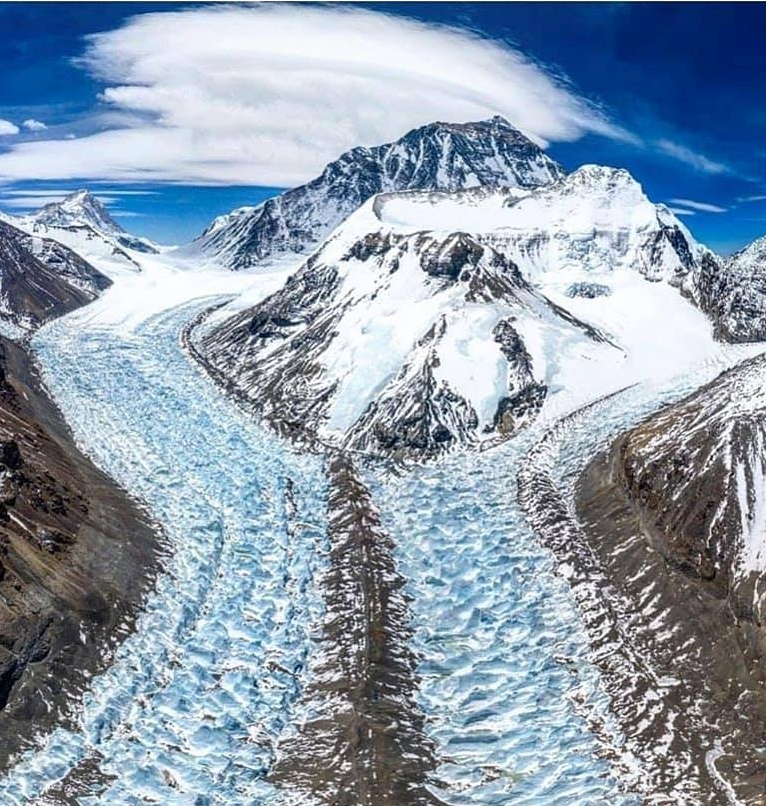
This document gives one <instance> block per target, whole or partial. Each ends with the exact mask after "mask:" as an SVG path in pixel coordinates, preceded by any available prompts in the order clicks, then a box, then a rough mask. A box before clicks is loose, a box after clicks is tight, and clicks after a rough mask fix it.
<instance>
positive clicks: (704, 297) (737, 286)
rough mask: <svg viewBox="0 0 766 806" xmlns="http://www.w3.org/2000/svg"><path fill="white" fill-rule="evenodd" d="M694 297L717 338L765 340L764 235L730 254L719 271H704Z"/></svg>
mask: <svg viewBox="0 0 766 806" xmlns="http://www.w3.org/2000/svg"><path fill="white" fill-rule="evenodd" d="M697 297H698V299H699V304H700V306H701V307H702V308H703V309H704V310H706V311H707V312H708V313H709V314H710V316H711V318H712V319H713V320H714V321H715V327H716V333H717V335H718V337H719V338H721V339H723V340H724V341H729V342H751V341H764V340H766V237H763V238H758V239H757V240H755V241H753V242H752V243H751V244H749V245H748V246H746V247H745V248H744V249H742V250H740V251H739V252H736V253H735V254H733V255H732V256H731V257H730V258H729V259H728V260H726V261H725V263H724V266H723V269H722V270H718V271H716V270H712V271H709V272H706V271H703V272H702V274H701V276H700V278H699V279H698V282H697Z"/></svg>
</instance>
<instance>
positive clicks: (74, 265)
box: [0, 221, 112, 330]
mask: <svg viewBox="0 0 766 806" xmlns="http://www.w3.org/2000/svg"><path fill="white" fill-rule="evenodd" d="M111 284H112V281H111V280H110V279H109V278H108V277H106V276H105V275H103V274H101V272H99V271H97V270H96V269H94V268H93V266H91V265H90V264H89V263H88V262H87V261H85V260H83V258H81V257H80V256H79V255H77V254H76V253H75V252H73V251H72V250H71V249H69V248H67V247H66V246H64V245H63V244H61V243H59V242H58V241H54V240H51V239H49V238H40V237H36V236H32V235H29V234H28V233H26V232H24V231H22V230H20V229H17V228H16V227H13V226H11V225H10V224H7V223H5V222H4V221H0V321H3V322H5V323H6V324H8V325H10V326H11V330H13V329H14V328H21V330H29V329H32V328H34V327H37V326H38V325H40V324H42V323H43V322H46V321H48V320H49V319H53V318H55V317H57V316H61V315H63V314H65V313H68V312H69V311H72V310H74V309H75V308H79V307H80V306H81V305H85V304H86V303H88V302H91V301H92V300H93V299H95V298H96V297H97V296H98V295H99V294H100V293H101V292H102V291H103V290H104V289H106V288H108V287H109V286H110V285H111Z"/></svg>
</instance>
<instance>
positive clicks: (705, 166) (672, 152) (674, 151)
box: [656, 140, 731, 174]
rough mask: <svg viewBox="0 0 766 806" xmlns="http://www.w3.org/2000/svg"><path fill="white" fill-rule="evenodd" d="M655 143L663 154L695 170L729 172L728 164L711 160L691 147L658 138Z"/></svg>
mask: <svg viewBox="0 0 766 806" xmlns="http://www.w3.org/2000/svg"><path fill="white" fill-rule="evenodd" d="M656 145H657V148H658V149H659V150H660V151H661V152H662V153H663V154H667V156H669V157H673V158H674V159H677V160H679V161H680V162H683V163H686V165H689V166H691V167H692V168H694V169H695V170H696V171H701V172H703V173H707V174H722V173H730V172H731V169H730V168H729V167H728V165H724V164H723V163H721V162H714V161H713V160H711V159H708V158H707V157H706V156H704V154H698V153H697V152H696V151H692V149H690V148H687V147H686V146H683V145H680V144H679V143H676V142H674V141H673V140H658V141H657V143H656Z"/></svg>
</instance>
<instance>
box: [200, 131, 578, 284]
mask: <svg viewBox="0 0 766 806" xmlns="http://www.w3.org/2000/svg"><path fill="white" fill-rule="evenodd" d="M563 175H564V170H563V168H562V167H561V166H560V165H558V163H556V162H555V161H554V160H552V159H551V158H550V157H548V156H547V155H546V154H545V152H543V151H542V150H541V149H540V148H538V146H536V145H535V144H534V143H533V142H532V141H531V140H529V139H528V138H527V137H525V136H524V135H523V134H522V133H521V132H520V131H519V130H518V129H516V128H514V127H513V126H512V125H511V124H510V123H508V121H507V120H505V119H504V118H502V117H499V116H497V117H494V118H491V119H490V120H484V121H478V122H474V123H431V124H429V125H427V126H422V127H420V128H418V129H413V130H412V131H410V132H408V133H407V134H405V135H404V136H403V137H402V138H401V139H399V140H397V141H396V142H394V143H387V144H385V145H380V146H375V147H373V148H366V147H357V148H353V149H351V150H350V151H348V152H346V153H345V154H343V155H341V156H340V157H339V158H338V159H337V160H335V161H334V162H331V163H330V164H329V165H327V167H326V168H325V169H324V171H323V172H322V173H321V175H320V176H318V177H317V178H316V179H313V180H312V181H311V182H308V183H307V184H305V185H302V186H300V187H297V188H294V189H292V190H288V191H287V192H285V193H283V194H282V195H280V196H277V197H276V198H274V199H269V200H268V201H266V202H264V203H263V204H261V205H259V206H258V207H243V208H240V209H238V210H235V211H233V212H232V213H229V214H227V215H225V216H221V217H219V218H217V219H216V220H215V221H214V222H213V223H212V224H211V225H210V227H208V229H207V230H206V231H205V232H204V233H203V234H202V235H201V236H200V237H199V238H198V239H197V241H196V242H195V244H194V250H196V251H198V252H199V253H201V254H202V255H205V256H208V257H213V258H216V259H218V260H219V261H221V262H222V263H223V264H224V265H226V266H228V267H229V268H232V269H245V268H249V267H251V266H253V265H256V264H257V263H259V262H260V261H262V260H264V259H265V258H274V257H277V256H279V255H283V254H285V253H297V254H301V253H308V252H310V251H311V249H313V248H314V247H315V246H317V245H318V244H319V243H320V242H321V241H322V240H324V238H326V237H327V236H328V235H329V234H330V233H331V232H332V230H334V229H335V228H336V227H337V226H338V225H339V224H340V223H341V222H342V221H343V220H344V219H345V218H347V217H348V216H349V215H350V214H351V213H353V212H354V210H356V209H357V208H358V207H360V206H361V205H362V204H364V202H366V201H367V200H368V199H369V198H370V197H371V196H373V195H375V194H376V193H381V192H385V191H397V190H408V189H426V190H435V189H442V190H458V189H461V188H471V187H478V186H498V185H501V186H506V185H507V186H511V187H522V188H531V187H537V186H539V185H544V184H547V183H550V182H553V181H555V180H556V179H559V178H560V177H562V176H563Z"/></svg>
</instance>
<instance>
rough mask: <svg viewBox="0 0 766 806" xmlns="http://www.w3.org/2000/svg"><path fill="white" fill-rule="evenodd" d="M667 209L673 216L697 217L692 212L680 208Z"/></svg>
mask: <svg viewBox="0 0 766 806" xmlns="http://www.w3.org/2000/svg"><path fill="white" fill-rule="evenodd" d="M668 209H669V210H670V212H671V213H673V214H674V215H697V214H696V213H695V212H694V210H684V209H683V208H681V207H669V208H668Z"/></svg>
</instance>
